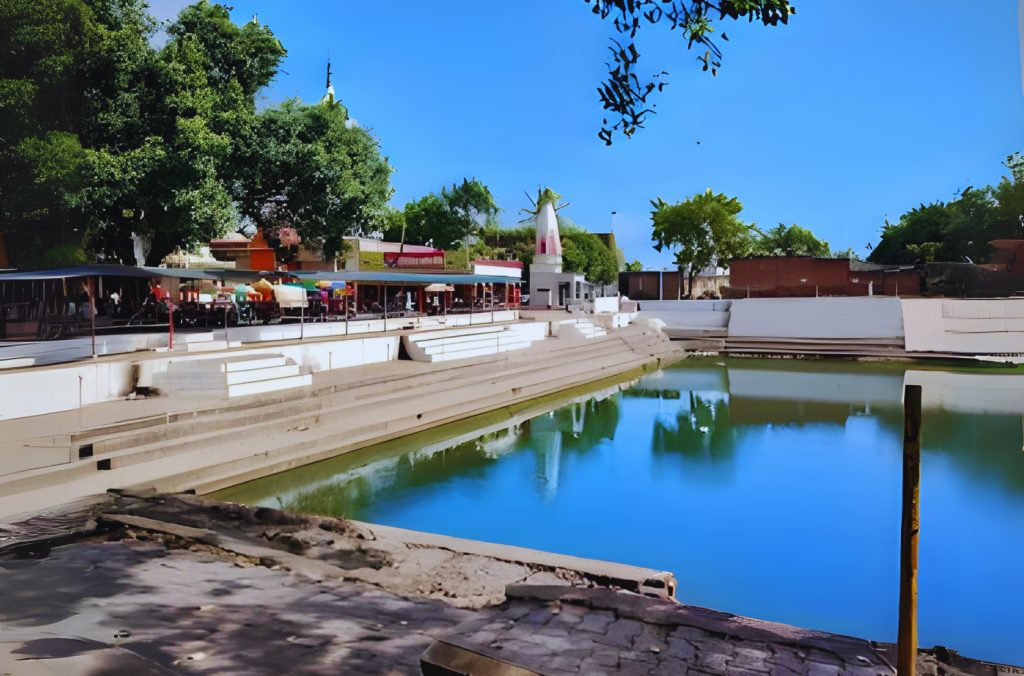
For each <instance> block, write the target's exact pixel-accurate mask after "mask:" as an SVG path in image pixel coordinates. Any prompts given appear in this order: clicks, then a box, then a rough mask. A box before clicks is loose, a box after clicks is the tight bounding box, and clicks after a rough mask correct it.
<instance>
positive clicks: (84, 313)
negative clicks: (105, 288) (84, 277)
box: [75, 282, 92, 319]
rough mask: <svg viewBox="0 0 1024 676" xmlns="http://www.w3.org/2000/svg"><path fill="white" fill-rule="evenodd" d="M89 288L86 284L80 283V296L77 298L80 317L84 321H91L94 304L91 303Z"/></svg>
mask: <svg viewBox="0 0 1024 676" xmlns="http://www.w3.org/2000/svg"><path fill="white" fill-rule="evenodd" d="M90 300H91V296H90V295H89V287H88V285H86V283H85V282H79V283H78V295H77V296H75V303H76V304H77V313H76V314H78V316H79V317H80V318H82V319H89V318H90V317H91V316H92V303H91V302H90Z"/></svg>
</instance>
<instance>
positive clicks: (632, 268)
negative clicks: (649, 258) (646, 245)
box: [626, 258, 644, 272]
mask: <svg viewBox="0 0 1024 676" xmlns="http://www.w3.org/2000/svg"><path fill="white" fill-rule="evenodd" d="M643 271H644V264H643V263H641V262H640V261H638V260H637V259H635V258H634V259H633V261H632V262H630V263H626V272H643Z"/></svg>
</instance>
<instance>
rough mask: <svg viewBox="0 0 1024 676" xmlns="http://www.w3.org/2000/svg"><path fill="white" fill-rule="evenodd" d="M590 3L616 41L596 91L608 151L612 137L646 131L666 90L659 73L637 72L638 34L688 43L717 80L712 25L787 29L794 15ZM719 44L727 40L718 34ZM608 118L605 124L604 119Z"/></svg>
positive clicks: (776, 3) (772, 8)
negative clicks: (650, 32) (660, 33)
mask: <svg viewBox="0 0 1024 676" xmlns="http://www.w3.org/2000/svg"><path fill="white" fill-rule="evenodd" d="M585 2H586V3H587V4H591V3H593V10H592V11H593V13H594V14H596V15H597V16H598V17H600V18H601V19H604V20H607V19H608V18H611V21H612V26H613V27H614V29H615V32H616V34H617V35H618V39H616V38H612V39H611V46H610V47H609V48H608V51H609V52H610V53H611V62H610V63H609V64H608V77H607V79H606V80H605V81H604V82H603V83H601V86H600V87H598V90H597V92H598V96H600V99H601V105H602V106H603V107H604V109H605V111H606V113H607V114H608V117H606V118H605V119H603V120H602V126H601V131H600V132H598V137H599V138H600V139H601V140H602V141H604V142H605V144H606V145H611V143H612V137H613V135H614V134H615V133H616V132H620V133H622V135H623V136H625V137H626V138H629V137H630V136H632V135H633V134H634V133H636V131H637V129H640V128H642V127H643V126H644V122H645V120H646V118H647V116H648V115H649V114H651V113H653V112H655V111H654V109H655V108H656V107H657V104H656V103H653V102H650V101H649V99H650V98H651V95H652V94H653V93H655V92H660V91H661V90H662V89H664V87H665V86H666V85H667V84H668V81H667V79H666V78H667V76H668V73H667V72H665V71H664V70H663V71H660V72H657V73H656V74H654V75H652V76H650V77H645V76H639V75H637V72H636V65H637V64H638V63H639V61H640V52H639V51H638V50H637V47H636V38H637V34H638V33H639V31H640V29H641V28H643V27H647V26H659V25H660V26H662V27H663V28H665V29H666V30H668V31H671V32H672V33H674V34H675V35H678V36H679V37H680V38H681V39H682V40H683V41H685V42H686V47H687V49H693V48H694V47H696V48H697V49H698V50H703V54H701V55H700V56H698V57H697V60H698V61H699V62H700V63H701V64H702V67H703V70H704V71H711V74H712V75H717V74H718V69H719V68H720V67H721V66H722V50H721V47H720V46H719V44H718V42H717V41H716V39H715V32H716V31H715V28H716V23H721V22H722V21H724V20H726V19H729V20H732V21H738V20H740V19H746V20H747V21H748V22H754V21H759V22H761V23H762V24H763V25H765V26H777V25H779V24H787V23H789V17H790V16H792V15H793V14H795V13H796V9H795V8H794V7H793V5H791V4H790V3H789V0H585ZM721 39H722V40H723V41H726V42H728V40H729V37H728V35H726V33H725V32H722V33H721ZM609 117H610V118H611V121H609V119H608V118H609Z"/></svg>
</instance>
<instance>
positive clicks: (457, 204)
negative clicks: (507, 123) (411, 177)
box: [405, 178, 501, 266]
mask: <svg viewBox="0 0 1024 676" xmlns="http://www.w3.org/2000/svg"><path fill="white" fill-rule="evenodd" d="M500 211H501V209H500V208H499V207H498V205H497V203H496V202H495V200H494V196H493V195H492V194H491V191H490V189H489V188H488V187H487V186H486V185H484V184H483V183H481V182H480V181H478V180H477V179H475V178H473V179H465V178H464V179H462V183H461V184H452V186H451V187H450V188H448V187H444V188H442V189H441V192H440V193H439V194H438V193H429V194H427V195H424V196H423V197H421V198H419V199H418V200H413V201H412V202H409V203H408V204H406V205H405V226H406V232H405V236H406V240H407V241H410V242H415V243H419V244H425V243H427V242H433V245H434V246H436V247H438V248H441V249H456V248H459V247H460V246H462V247H463V248H464V249H465V254H466V261H467V262H466V265H467V266H468V265H469V257H468V252H469V245H470V240H471V239H473V238H474V237H475V236H478V235H479V234H481V233H482V232H483V230H484V228H487V227H494V226H496V224H497V221H496V218H497V215H498V213H499V212H500ZM453 260H454V259H453ZM460 260H461V259H460Z"/></svg>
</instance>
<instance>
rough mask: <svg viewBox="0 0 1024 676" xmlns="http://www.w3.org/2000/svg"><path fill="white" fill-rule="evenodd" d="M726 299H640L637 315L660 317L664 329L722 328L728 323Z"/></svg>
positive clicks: (650, 317)
mask: <svg viewBox="0 0 1024 676" xmlns="http://www.w3.org/2000/svg"><path fill="white" fill-rule="evenodd" d="M731 302H732V301H728V300H642V301H639V303H640V313H639V316H640V317H641V318H644V319H660V320H661V321H663V322H665V328H666V329H670V330H671V329H690V330H706V329H719V330H720V329H724V328H725V327H726V326H728V324H729V307H730V303H731Z"/></svg>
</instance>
